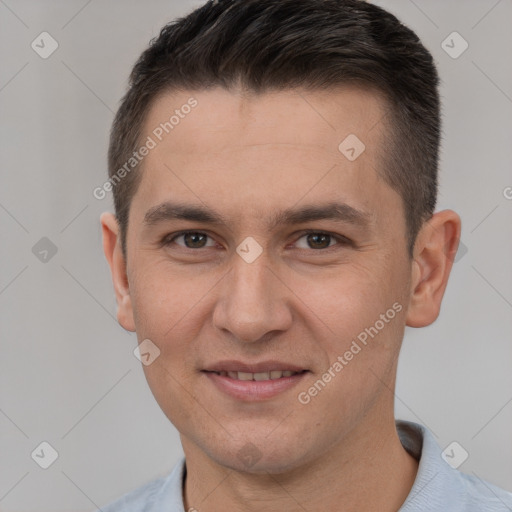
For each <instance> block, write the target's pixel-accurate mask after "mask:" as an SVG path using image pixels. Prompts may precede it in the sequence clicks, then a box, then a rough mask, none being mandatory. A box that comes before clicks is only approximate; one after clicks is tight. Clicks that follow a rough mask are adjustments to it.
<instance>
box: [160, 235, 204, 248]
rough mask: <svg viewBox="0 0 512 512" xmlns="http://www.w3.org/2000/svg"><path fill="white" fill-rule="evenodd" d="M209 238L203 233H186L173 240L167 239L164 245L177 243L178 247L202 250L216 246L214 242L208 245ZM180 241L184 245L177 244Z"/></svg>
mask: <svg viewBox="0 0 512 512" xmlns="http://www.w3.org/2000/svg"><path fill="white" fill-rule="evenodd" d="M208 238H209V236H208V235H207V234H206V233H202V232H201V231H184V232H182V233H178V234H177V235H174V236H173V237H172V238H167V239H166V240H164V245H167V246H168V245H172V244H173V243H176V244H177V245H180V246H182V247H185V248H187V249H202V248H204V247H211V246H212V245H214V242H213V240H212V243H210V244H209V245H207V240H208ZM180 239H181V240H183V243H178V242H176V240H180Z"/></svg>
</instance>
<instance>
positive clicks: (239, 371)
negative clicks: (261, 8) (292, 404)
mask: <svg viewBox="0 0 512 512" xmlns="http://www.w3.org/2000/svg"><path fill="white" fill-rule="evenodd" d="M201 373H203V374H204V375H205V376H206V377H207V378H208V381H209V382H210V383H211V384H213V386H214V388H216V389H217V390H218V391H221V393H222V394H224V395H228V396H229V397H231V398H235V399H236V400H242V401H263V400H269V399H271V398H274V397H276V396H278V395H280V394H282V393H284V392H285V391H288V390H290V389H291V388H293V387H295V386H296V385H297V384H298V383H299V382H300V381H301V380H302V379H303V378H304V376H305V375H306V374H308V373H310V372H309V370H306V369H303V368H300V367H298V366H295V365H289V364H286V363H278V362H272V361H269V362H266V363H261V364H257V365H249V364H244V363H241V362H237V361H225V362H222V363H218V364H216V365H214V366H212V367H210V368H208V369H205V370H202V372H201Z"/></svg>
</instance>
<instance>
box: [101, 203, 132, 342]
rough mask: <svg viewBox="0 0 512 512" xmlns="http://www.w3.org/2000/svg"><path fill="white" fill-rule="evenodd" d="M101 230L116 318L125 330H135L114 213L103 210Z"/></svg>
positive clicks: (123, 258)
mask: <svg viewBox="0 0 512 512" xmlns="http://www.w3.org/2000/svg"><path fill="white" fill-rule="evenodd" d="M100 220H101V229H102V232H103V251H104V252H105V257H106V258H107V261H108V264H109V266H110V272H111V273H112V282H113V284H114V290H115V294H116V300H117V320H118V322H119V323H120V324H121V326H122V327H123V328H124V329H126V330H127V331H132V332H135V322H134V319H133V309H132V300H131V296H130V287H129V283H128V276H127V273H126V261H125V257H124V255H123V251H122V248H121V237H120V236H119V225H118V223H117V220H116V217H115V215H113V214H112V213H109V212H105V213H103V214H102V215H101V217H100Z"/></svg>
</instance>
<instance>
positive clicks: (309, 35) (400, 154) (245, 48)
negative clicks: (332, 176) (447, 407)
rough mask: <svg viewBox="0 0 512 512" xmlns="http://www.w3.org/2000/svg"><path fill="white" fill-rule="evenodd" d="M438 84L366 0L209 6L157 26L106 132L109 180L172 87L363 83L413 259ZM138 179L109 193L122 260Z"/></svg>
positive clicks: (409, 35) (413, 39)
mask: <svg viewBox="0 0 512 512" xmlns="http://www.w3.org/2000/svg"><path fill="white" fill-rule="evenodd" d="M438 83H439V78H438V75H437V70H436V68H435V65H434V62H433V58H432V56H431V54H430V53H429V52H428V50H426V49H425V47H424V46H423V45H422V44H421V42H420V40H419V38H418V36H417V35H416V34H415V33H414V32H413V31H412V30H410V29H409V28H407V27H405V26H404V25H403V24H402V23H400V21H399V20H398V19H397V18H396V17H395V16H393V15H392V14H390V13H389V12H387V11H385V10H384V9H382V8H380V7H377V6H375V5H372V4H370V3H368V2H364V1H362V0H210V1H208V2H207V3H206V4H205V5H204V6H203V7H201V8H199V9H196V10H195V11H193V12H192V13H191V14H189V15H188V16H185V17H183V18H179V19H177V20H175V21H173V22H171V23H169V24H167V25H166V26H164V27H163V29H162V30H161V32H160V34H159V36H158V37H156V38H155V39H153V40H152V41H151V42H150V45H149V47H148V48H147V49H146V50H145V51H144V52H143V53H142V55H141V56H140V57H139V59H138V61H137V62H136V64H135V66H134V68H133V70H132V72H131V74H130V79H129V88H128V91H127V93H126V94H125V96H124V97H123V99H122V101H121V105H120V107H119V110H118V111H117V114H116V116H115V119H114V122H113V125H112V130H111V134H110V147H109V153H108V167H109V176H110V178H111V180H112V177H113V176H114V175H115V174H116V172H118V170H119V169H121V167H122V166H123V164H126V162H127V161H128V160H129V159H130V157H131V156H132V154H133V152H134V151H135V150H136V149H137V148H138V147H139V146H140V144H141V141H140V137H141V136H142V130H143V126H144V122H145V119H146V116H147V113H148V111H149V109H150V107H151V106H152V105H153V103H154V101H155V99H156V98H157V97H158V96H159V95H160V94H162V93H164V92H167V91H172V90H191V91H192V90H205V89H208V88H211V87H216V86H220V87H224V88H226V89H228V90H230V89H231V88H233V87H239V86H242V87H244V88H247V89H249V90H251V91H254V92H265V91H270V90H286V89H292V88H303V89H308V90H315V89H318V90H319V89H329V88H332V87H335V86H339V85H343V84H361V85H366V86H370V87H373V88H375V89H376V90H378V91H380V92H382V93H383V94H384V95H385V97H386V99H387V104H388V107H389V116H388V117H389V119H388V120H386V122H387V123H388V125H389V126H390V128H391V136H390V141H389V145H388V147H387V148H386V156H387V158H386V162H385V163H384V164H383V165H382V167H383V168H382V169H379V172H381V174H382V176H383V177H384V179H385V180H386V182H387V183H388V184H389V185H390V186H391V187H393V188H394V189H395V190H396V191H397V192H398V193H399V194H400V196H401V197H402V200H403V206H404V215H405V219H406V225H407V236H408V250H409V254H410V255H412V250H413V247H414V242H415V239H416V235H417V233H418V231H419V229H420V227H421V225H422V224H423V222H424V221H425V220H427V219H428V218H430V217H431V215H432V214H433V212H434V208H435V205H436V198H437V168H438V158H439V157H438V153H439V143H440V105H439V92H438ZM140 177H141V172H140V171H139V172H138V169H137V168H135V169H134V171H132V172H130V173H126V175H125V176H124V177H123V179H122V180H117V183H114V186H113V195H114V206H115V211H116V217H117V220H118V222H119V225H120V236H121V242H122V248H123V251H124V253H125V255H126V233H127V229H128V217H129V210H130V203H131V200H132V198H133V196H134V194H135V192H136V191H137V187H138V184H139V182H140Z"/></svg>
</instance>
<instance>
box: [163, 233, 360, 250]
mask: <svg viewBox="0 0 512 512" xmlns="http://www.w3.org/2000/svg"><path fill="white" fill-rule="evenodd" d="M190 233H194V234H199V235H206V236H207V237H209V238H210V239H211V238H212V237H211V236H210V235H209V234H208V233H205V232H204V231H195V230H187V231H180V232H178V233H173V234H170V235H166V236H165V237H164V238H163V239H162V241H161V244H162V246H163V247H167V246H169V245H171V244H172V243H173V242H174V241H175V240H176V239H177V238H179V237H181V236H183V235H187V234H190ZM311 234H314V235H327V236H330V237H331V238H333V239H334V240H336V242H337V243H336V244H334V245H329V246H327V247H325V248H323V249H311V248H309V249H300V250H307V251H315V252H327V251H329V250H331V249H333V248H335V247H336V246H348V245H353V242H352V241H351V240H350V239H348V238H347V237H345V236H342V235H335V234H334V233H330V232H328V231H318V230H316V229H305V230H303V231H301V234H300V236H299V237H298V238H297V240H296V242H297V241H298V240H300V239H301V238H303V237H304V236H307V235H311ZM296 242H295V243H296ZM180 247H181V248H182V249H185V250H190V251H198V250H200V249H209V248H211V247H199V248H197V249H193V248H191V247H186V246H181V245H180Z"/></svg>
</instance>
